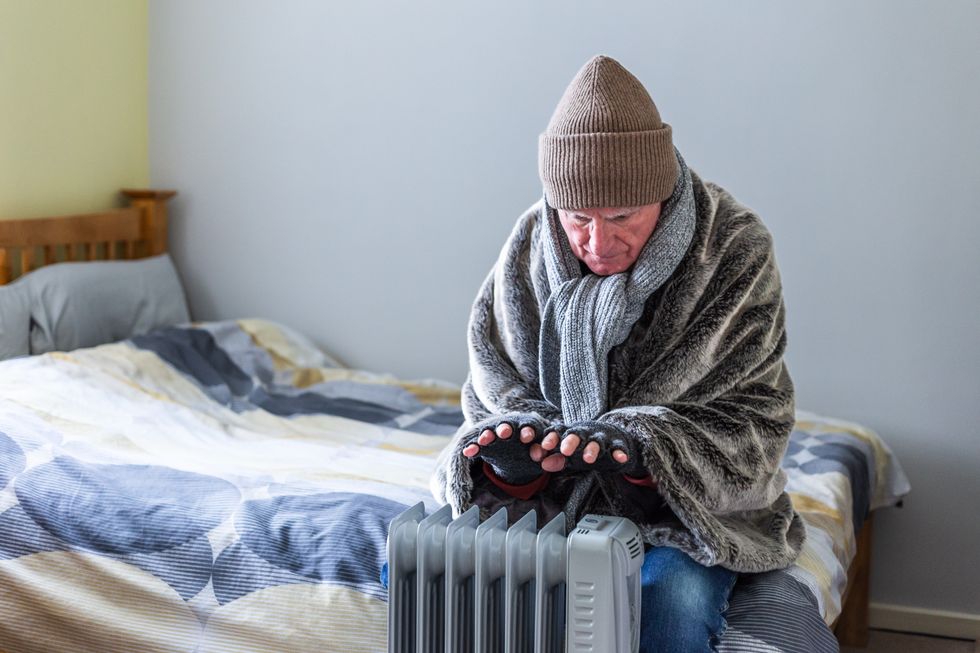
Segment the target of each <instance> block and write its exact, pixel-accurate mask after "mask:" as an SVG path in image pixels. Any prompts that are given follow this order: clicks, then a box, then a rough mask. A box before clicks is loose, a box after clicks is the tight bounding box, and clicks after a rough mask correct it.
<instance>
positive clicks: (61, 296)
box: [23, 254, 190, 354]
mask: <svg viewBox="0 0 980 653" xmlns="http://www.w3.org/2000/svg"><path fill="white" fill-rule="evenodd" d="M23 281H24V283H25V285H27V286H28V288H29V292H30V299H31V319H32V322H33V323H32V325H31V331H30V353H32V354H43V353H46V352H49V351H70V350H72V349H77V348H79V347H94V346H96V345H101V344H105V343H107V342H115V341H117V340H125V339H126V338H129V337H130V336H134V335H139V334H142V333H146V332H147V331H150V330H152V329H155V328H157V327H163V326H171V325H174V324H180V323H182V322H188V321H190V316H189V315H188V312H187V302H186V300H185V299H184V290H183V288H182V287H181V285H180V279H179V278H178V277H177V270H176V269H175V268H174V265H173V261H171V259H170V255H169V254H160V255H158V256H153V257H150V258H144V259H137V260H135V261H88V262H79V263H55V264H54V265H48V266H45V267H43V268H40V269H38V270H35V271H34V272H31V273H30V274H28V275H26V276H25V277H24V278H23Z"/></svg>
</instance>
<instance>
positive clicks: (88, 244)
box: [0, 189, 872, 648]
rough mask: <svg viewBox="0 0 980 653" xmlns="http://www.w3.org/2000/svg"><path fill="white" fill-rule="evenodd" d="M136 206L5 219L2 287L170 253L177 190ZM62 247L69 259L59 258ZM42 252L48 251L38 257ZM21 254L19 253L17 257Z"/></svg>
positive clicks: (862, 608) (852, 594)
mask: <svg viewBox="0 0 980 653" xmlns="http://www.w3.org/2000/svg"><path fill="white" fill-rule="evenodd" d="M121 193H122V195H123V196H125V197H126V198H128V200H129V204H130V206H129V207H127V208H123V209H114V210H111V211H103V212H101V213H89V214H86V215H70V216H61V217H55V218H33V219H26V220H0V285H3V284H6V283H9V282H10V281H12V280H13V279H14V278H16V275H15V273H14V270H13V265H12V263H14V262H17V261H19V266H18V269H17V272H18V273H19V274H24V273H26V272H29V271H30V270H32V269H35V268H38V267H41V266H42V265H47V264H49V263H55V262H58V261H59V260H66V261H72V260H78V261H91V260H97V259H98V258H100V257H101V258H105V259H118V258H123V259H134V258H142V257H146V256H155V255H157V254H162V253H163V252H166V251H167V200H169V199H170V198H171V197H173V196H174V195H176V194H177V193H176V191H172V190H135V189H123V190H122V191H121ZM59 250H62V251H63V253H64V255H63V258H61V259H59V258H58V251H59ZM38 252H42V255H41V256H38ZM15 254H16V255H15ZM871 530H872V515H871V514H868V516H867V518H866V519H865V521H864V525H863V527H862V528H861V532H860V533H859V534H858V539H857V553H856V554H855V556H854V560H852V561H851V565H850V568H849V569H848V571H847V587H846V588H845V591H844V596H843V598H842V606H843V607H842V609H841V614H840V615H839V616H838V617H837V619H836V620H835V621H834V623H833V624H832V625H831V628H832V630H833V631H834V634H835V635H836V636H837V640H838V641H839V642H840V644H841V645H842V646H854V647H859V648H863V647H865V646H867V644H868V602H869V592H868V590H869V589H870V578H871V577H870V572H871Z"/></svg>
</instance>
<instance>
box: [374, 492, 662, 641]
mask: <svg viewBox="0 0 980 653" xmlns="http://www.w3.org/2000/svg"><path fill="white" fill-rule="evenodd" d="M642 566H643V542H642V539H641V537H640V531H639V530H638V529H637V527H636V525H635V524H633V522H631V521H629V520H628V519H624V518H622V517H606V516H602V515H586V516H585V517H583V518H582V519H581V521H579V523H578V525H577V526H576V527H575V530H574V531H573V532H572V533H571V534H568V535H567V536H566V534H565V518H564V516H563V515H559V516H558V517H556V518H555V519H553V520H552V521H551V522H549V523H548V524H547V525H546V526H545V527H544V528H542V529H541V530H540V531H538V529H537V515H536V514H535V513H534V512H533V511H532V512H529V513H527V514H526V515H524V517H522V518H521V519H520V520H519V521H518V522H517V523H515V524H514V525H513V526H512V527H510V528H509V529H508V528H507V513H506V510H504V509H501V510H498V511H497V512H496V513H494V515H493V516H492V517H490V518H489V519H487V520H486V521H485V522H483V523H482V524H481V523H480V514H479V509H478V508H477V507H476V506H474V507H472V508H470V509H469V510H467V511H466V512H465V513H464V514H463V515H461V516H460V517H459V518H458V519H456V520H453V518H452V512H451V509H450V507H449V506H443V507H442V508H441V509H440V510H438V511H437V512H435V513H433V514H432V515H430V516H428V517H426V516H425V508H424V507H423V504H421V503H419V504H416V505H415V506H413V507H412V508H409V509H408V510H406V511H405V512H403V513H402V514H400V515H399V516H398V517H396V518H395V519H394V520H392V522H391V524H390V526H389V530H388V651H389V653H436V652H438V653H442V652H443V651H446V652H452V653H469V652H472V653H531V652H532V651H534V652H536V653H560V652H561V651H569V653H571V652H573V651H575V652H579V651H582V652H588V651H591V652H594V653H613V652H616V653H620V652H622V653H625V652H627V651H633V652H635V651H637V650H638V648H639V636H640V621H639V619H640V568H641V567H642Z"/></svg>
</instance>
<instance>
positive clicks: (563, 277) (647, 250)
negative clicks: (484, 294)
mask: <svg viewBox="0 0 980 653" xmlns="http://www.w3.org/2000/svg"><path fill="white" fill-rule="evenodd" d="M674 154H675V155H676V156H677V163H678V166H679V174H678V177H677V183H676V185H675V186H674V191H673V193H671V195H670V197H669V198H668V199H667V200H666V201H665V202H664V205H663V207H662V208H661V212H660V219H659V221H658V223H657V226H656V227H655V228H654V230H653V233H652V234H651V236H650V238H649V239H648V240H647V242H646V244H645V245H644V246H643V249H642V250H640V255H639V257H638V258H637V260H636V263H635V264H634V265H633V267H632V268H631V269H630V270H627V271H625V272H620V273H618V274H612V275H608V276H599V275H596V274H585V275H583V274H582V271H581V268H580V266H579V260H578V259H577V258H576V257H575V255H574V254H573V253H572V249H571V246H570V245H569V243H568V238H567V237H566V236H565V233H564V231H563V230H562V228H561V223H560V222H559V219H558V211H556V210H555V209H554V208H553V207H552V206H550V205H549V204H548V202H547V198H545V201H544V202H543V203H542V205H543V207H544V208H543V211H544V212H545V214H546V215H545V216H543V217H544V220H542V223H543V228H544V238H543V252H544V259H545V267H546V268H547V271H548V283H549V285H550V291H551V295H550V296H549V297H548V301H547V304H546V305H545V308H544V311H543V314H542V317H541V345H540V354H539V358H538V367H539V369H538V373H539V378H540V384H541V392H542V394H543V396H544V398H545V399H547V400H548V401H550V402H551V403H552V404H554V405H555V406H558V407H560V408H561V412H562V415H563V417H564V419H565V421H566V422H567V423H572V422H576V421H580V420H591V419H595V418H596V417H598V416H599V415H601V414H602V413H604V412H605V411H606V409H607V403H608V402H607V399H608V371H607V362H608V356H609V351H610V350H611V349H612V348H613V347H615V346H616V345H618V344H620V343H622V342H623V341H624V340H625V339H626V337H627V336H628V335H629V332H630V330H631V328H632V327H633V324H634V323H635V322H636V320H637V319H639V317H640V314H641V313H642V312H643V306H644V304H645V303H646V301H647V298H648V297H649V296H650V295H651V294H653V293H654V292H655V291H656V290H657V288H659V287H660V286H661V284H663V283H664V281H666V280H667V279H668V278H669V277H670V275H671V274H673V272H674V270H675V269H676V268H677V265H678V264H679V263H680V261H681V259H682V258H683V257H684V253H685V252H686V251H687V249H688V247H689V246H690V244H691V237H692V236H693V234H694V226H695V213H696V212H695V206H694V191H693V187H692V183H691V173H690V170H688V168H687V165H686V164H685V162H684V159H683V158H682V157H681V154H680V152H678V151H677V148H674Z"/></svg>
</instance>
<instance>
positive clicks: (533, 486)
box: [483, 460, 551, 499]
mask: <svg viewBox="0 0 980 653" xmlns="http://www.w3.org/2000/svg"><path fill="white" fill-rule="evenodd" d="M483 475H484V476H486V477H487V478H488V479H490V482H491V483H493V484H494V485H496V486H497V487H499V488H500V489H501V490H503V491H504V492H506V493H507V494H509V495H511V496H514V497H517V498H519V499H529V498H530V497H532V496H534V495H535V494H537V493H538V491H540V490H541V489H542V488H544V487H545V486H546V485H547V484H548V479H549V478H550V476H551V474H549V473H548V472H546V471H543V470H542V471H541V473H540V474H538V475H537V476H534V477H530V478H525V477H519V478H516V479H515V478H508V479H507V480H504V479H503V478H502V477H501V475H500V473H499V472H497V471H496V470H494V468H493V466H492V465H491V464H490V463H488V462H487V461H485V460H484V461H483Z"/></svg>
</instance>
